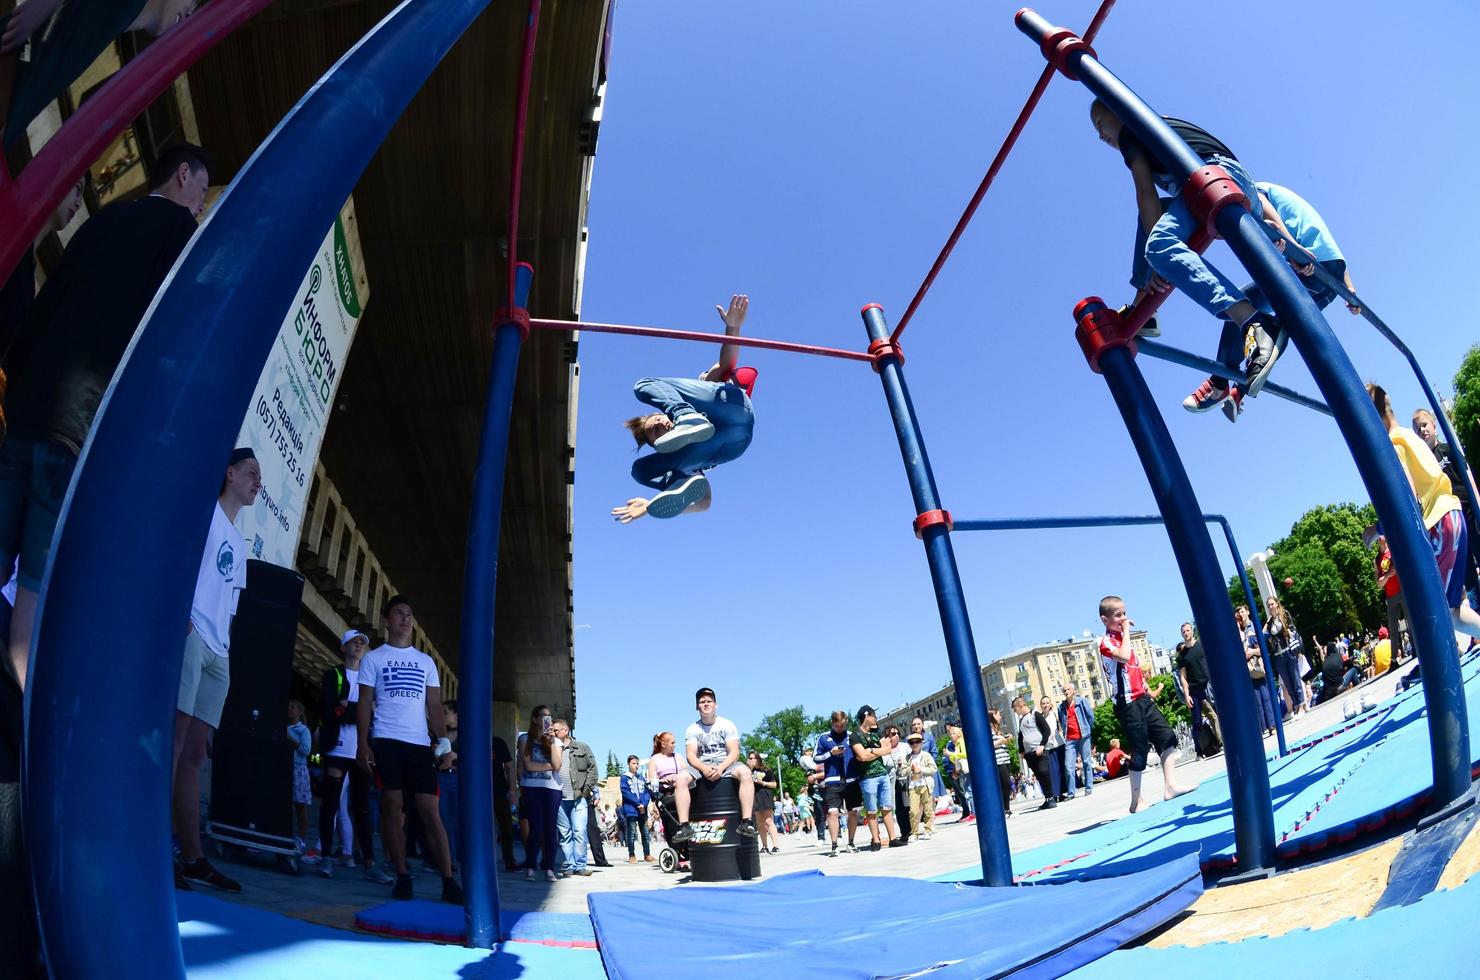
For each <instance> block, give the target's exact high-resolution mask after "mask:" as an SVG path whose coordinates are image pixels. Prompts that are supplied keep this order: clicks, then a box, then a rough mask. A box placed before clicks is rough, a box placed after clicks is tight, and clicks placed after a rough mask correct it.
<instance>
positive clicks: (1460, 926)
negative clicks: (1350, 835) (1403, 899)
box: [1074, 879, 1480, 980]
mask: <svg viewBox="0 0 1480 980" xmlns="http://www.w3.org/2000/svg"><path fill="white" fill-rule="evenodd" d="M1477 920H1480V880H1477V879H1471V880H1470V881H1469V882H1467V883H1466V884H1464V885H1462V886H1460V887H1459V888H1456V889H1454V890H1452V891H1444V892H1435V893H1433V894H1431V895H1426V896H1424V897H1423V898H1422V899H1420V900H1419V901H1417V902H1415V903H1414V904H1412V905H1407V906H1403V907H1401V908H1390V909H1385V910H1383V911H1381V912H1374V913H1373V914H1372V915H1370V916H1368V917H1367V918H1365V919H1343V920H1341V921H1340V922H1336V923H1333V924H1332V925H1330V926H1327V927H1326V928H1325V929H1317V930H1315V931H1311V930H1309V929H1300V930H1297V931H1295V932H1288V933H1285V934H1284V935H1283V936H1259V937H1256V938H1252V939H1244V940H1241V941H1240V942H1237V943H1210V944H1209V945H1207V946H1174V947H1171V948H1170V949H1151V948H1148V947H1142V948H1139V949H1128V950H1120V951H1117V952H1115V953H1112V954H1111V955H1109V956H1106V957H1104V958H1102V959H1100V960H1098V961H1097V962H1095V963H1093V964H1091V965H1090V966H1088V967H1087V968H1086V969H1085V970H1083V971H1082V972H1080V973H1076V974H1075V975H1074V976H1075V980H1079V978H1080V977H1083V978H1085V980H1111V978H1114V980H1121V978H1123V977H1178V978H1184V977H1185V978H1212V977H1261V976H1274V975H1278V974H1281V973H1286V972H1292V973H1293V974H1294V975H1297V976H1298V975H1306V976H1312V977H1339V978H1341V980H1390V978H1392V977H1404V976H1423V977H1473V976H1475V975H1476V973H1477V972H1480V944H1477V943H1476V942H1475V939H1474V929H1475V922H1476V921H1477Z"/></svg>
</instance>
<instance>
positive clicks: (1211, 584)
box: [1100, 347, 1276, 873]
mask: <svg viewBox="0 0 1480 980" xmlns="http://www.w3.org/2000/svg"><path fill="white" fill-rule="evenodd" d="M1100 371H1101V373H1102V374H1103V375H1104V377H1105V383H1106V384H1107V385H1108V386H1109V387H1110V394H1111V395H1112V396H1113V397H1114V398H1115V405H1116V407H1117V408H1119V409H1120V414H1121V417H1122V418H1123V419H1124V420H1125V426H1126V429H1127V431H1129V433H1130V436H1131V442H1132V443H1133V444H1134V445H1135V447H1136V454H1137V455H1138V456H1139V457H1140V459H1141V467H1142V469H1144V470H1145V471H1146V479H1147V481H1148V482H1149V483H1150V484H1151V493H1152V495H1153V496H1154V497H1155V498H1156V506H1157V508H1158V509H1159V510H1160V511H1161V513H1162V515H1163V516H1164V517H1165V518H1166V526H1167V537H1168V538H1169V539H1170V541H1171V544H1172V551H1173V552H1174V553H1175V554H1176V556H1177V567H1178V568H1179V569H1180V570H1181V573H1182V583H1183V585H1184V586H1185V587H1186V589H1187V601H1188V603H1189V604H1190V605H1191V606H1192V618H1193V619H1195V620H1196V621H1197V624H1198V628H1199V630H1200V631H1201V633H1202V638H1203V641H1204V643H1206V645H1207V652H1208V672H1209V674H1210V675H1211V678H1212V682H1213V689H1214V690H1215V691H1217V692H1218V707H1219V714H1220V717H1227V718H1236V719H1252V718H1253V717H1254V716H1255V711H1256V707H1255V704H1254V688H1253V686H1252V685H1251V684H1250V683H1249V671H1248V668H1247V666H1246V665H1245V659H1244V644H1243V639H1242V637H1240V636H1239V634H1238V631H1237V630H1236V629H1235V628H1234V624H1233V619H1232V618H1231V617H1230V616H1229V615H1228V589H1227V587H1226V586H1225V585H1224V583H1223V576H1222V575H1220V574H1219V573H1218V557H1217V553H1216V552H1215V551H1214V550H1213V539H1212V538H1211V537H1209V535H1208V528H1207V524H1206V523H1204V520H1203V515H1202V509H1201V508H1200V507H1199V506H1198V503H1197V496H1196V494H1194V493H1193V490H1192V482H1191V481H1190V480H1189V479H1188V478H1187V471H1186V470H1185V469H1184V468H1183V466H1182V460H1181V458H1180V457H1179V456H1178V455H1177V447H1176V445H1175V444H1174V443H1173V442H1172V435H1171V433H1170V432H1168V431H1167V425H1166V421H1165V420H1164V419H1163V418H1162V417H1161V412H1160V411H1159V410H1158V409H1157V407H1156V402H1155V401H1154V400H1153V399H1152V397H1151V389H1150V388H1148V387H1147V386H1146V379H1145V378H1144V377H1142V376H1141V371H1140V369H1139V368H1138V367H1137V366H1136V361H1135V358H1133V357H1132V356H1131V354H1130V351H1129V350H1127V349H1126V348H1124V347H1113V348H1111V349H1109V350H1106V351H1104V352H1103V353H1102V354H1101V356H1100ZM1223 755H1224V761H1225V762H1226V763H1227V766H1228V790H1229V795H1230V798H1231V799H1230V802H1231V805H1232V809H1233V836H1234V844H1235V848H1236V853H1237V857H1238V864H1239V868H1240V869H1241V871H1242V872H1244V873H1257V872H1259V871H1260V870H1262V869H1267V868H1273V867H1274V861H1275V846H1276V841H1275V835H1274V808H1273V797H1272V796H1271V794H1270V790H1269V769H1268V767H1267V766H1266V764H1265V759H1264V741H1263V739H1262V738H1261V737H1260V736H1259V735H1257V734H1256V733H1255V729H1254V726H1252V725H1249V724H1247V723H1245V724H1235V725H1225V726H1224V727H1223Z"/></svg>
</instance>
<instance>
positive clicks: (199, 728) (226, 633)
mask: <svg viewBox="0 0 1480 980" xmlns="http://www.w3.org/2000/svg"><path fill="white" fill-rule="evenodd" d="M261 489H262V468H261V467H260V466H258V465H257V457H256V455H255V454H253V452H252V450H250V449H235V450H232V453H231V457H230V458H229V460H228V461H227V464H226V475H225V477H224V478H223V479H222V481H221V493H220V495H219V496H218V497H217V498H216V508H215V513H214V514H213V515H212V516H211V530H210V533H209V534H208V535H207V537H206V547H205V552H204V553H203V554H202V555H201V560H200V571H199V572H198V573H197V574H196V577H195V598H194V600H193V601H192V602H191V604H190V622H189V623H188V624H187V625H186V631H185V657H184V661H183V662H182V663H181V665H180V692H179V696H178V697H177V698H176V701H175V709H176V710H175V754H174V809H175V831H176V833H178V834H179V837H180V863H179V864H178V865H177V866H176V868H175V887H176V888H181V889H184V890H187V891H188V890H189V889H190V884H189V883H191V882H193V883H195V884H200V885H210V886H211V887H212V888H219V889H221V890H222V891H226V892H239V891H241V890H242V886H241V885H239V884H237V883H236V882H235V881H232V880H231V879H230V878H228V877H226V876H225V875H223V874H222V873H221V872H219V871H217V870H216V869H215V868H213V867H211V865H210V862H208V861H207V860H206V858H205V854H204V852H203V851H202V850H201V846H200V767H201V764H202V763H204V762H205V759H206V739H207V737H208V736H209V735H210V733H211V730H212V729H214V728H215V727H216V726H217V725H219V724H221V708H222V707H223V706H224V705H225V704H226V690H227V688H228V687H229V686H230V685H231V673H230V670H229V669H228V665H227V655H228V653H229V652H230V647H231V618H232V616H234V615H235V614H236V600H237V597H238V595H240V594H241V590H242V589H243V588H244V587H245V586H246V584H247V544H246V542H245V541H243V540H242V536H241V533H240V532H238V531H237V529H236V527H235V525H234V524H233V523H232V522H233V521H235V520H236V515H237V514H238V513H239V512H240V511H241V509H242V508H243V507H250V506H252V504H253V503H255V502H256V500H257V493H258V492H259V491H260V490H261Z"/></svg>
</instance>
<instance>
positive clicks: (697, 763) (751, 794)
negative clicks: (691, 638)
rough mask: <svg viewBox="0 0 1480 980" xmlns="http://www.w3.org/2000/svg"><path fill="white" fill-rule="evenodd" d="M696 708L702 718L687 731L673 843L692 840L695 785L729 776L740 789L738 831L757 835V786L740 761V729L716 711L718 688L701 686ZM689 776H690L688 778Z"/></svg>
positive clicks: (676, 794) (675, 790) (676, 785)
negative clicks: (685, 763)
mask: <svg viewBox="0 0 1480 980" xmlns="http://www.w3.org/2000/svg"><path fill="white" fill-rule="evenodd" d="M694 707H696V708H698V709H699V720H698V721H696V722H694V724H692V725H690V726H689V727H688V729H687V730H686V731H685V732H684V737H683V741H684V756H685V758H686V759H687V760H688V766H687V770H688V771H687V774H685V773H684V772H680V773H679V774H678V780H677V781H676V782H675V783H674V784H673V803H674V807H675V808H676V809H677V810H678V823H679V827H678V830H677V831H675V832H674V834H673V840H672V843H674V844H682V843H684V842H685V841H688V840H692V839H693V836H694V828H693V827H692V826H690V824H689V800H690V799H691V793H692V791H693V787H694V786H696V785H698V783H699V780H701V779H707V780H709V781H710V782H712V783H713V782H718V781H719V780H721V779H723V778H725V777H726V776H728V777H730V778H731V779H733V780H735V783H736V792H737V793H738V794H739V796H740V826H739V828H737V830H736V832H737V833H739V834H740V835H741V836H743V837H754V836H755V833H756V831H755V822H754V821H753V820H752V819H751V806H752V804H753V803H754V802H755V785H754V784H753V783H752V782H751V781H750V769H749V767H748V766H746V765H745V764H744V763H742V762H741V761H740V729H738V728H736V727H735V723H734V722H732V721H730V720H729V719H728V718H721V717H720V716H719V715H717V714H716V713H715V708H716V707H718V704H717V702H716V701H715V699H714V689H713V688H709V687H701V688H699V690H698V691H697V692H696V693H695V694H694ZM685 777H687V778H685Z"/></svg>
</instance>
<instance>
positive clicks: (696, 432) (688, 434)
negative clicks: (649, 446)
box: [653, 415, 714, 453]
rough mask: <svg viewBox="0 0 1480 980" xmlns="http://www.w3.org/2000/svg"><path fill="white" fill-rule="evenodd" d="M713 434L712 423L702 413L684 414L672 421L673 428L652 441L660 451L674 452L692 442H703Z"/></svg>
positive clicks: (654, 446)
mask: <svg viewBox="0 0 1480 980" xmlns="http://www.w3.org/2000/svg"><path fill="white" fill-rule="evenodd" d="M712 435H714V423H713V422H711V421H709V420H708V419H706V418H705V417H704V416H702V415H685V416H683V417H682V418H680V419H678V420H677V421H676V422H674V423H673V428H671V429H669V430H668V431H667V432H665V433H663V434H662V435H661V436H659V437H658V438H657V439H656V440H654V441H653V448H654V449H656V450H657V451H658V452H660V453H676V452H678V451H679V450H680V449H682V448H683V447H684V446H687V445H688V444H689V443H693V442H703V441H704V440H705V439H708V438H709V437H710V436H712Z"/></svg>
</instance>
